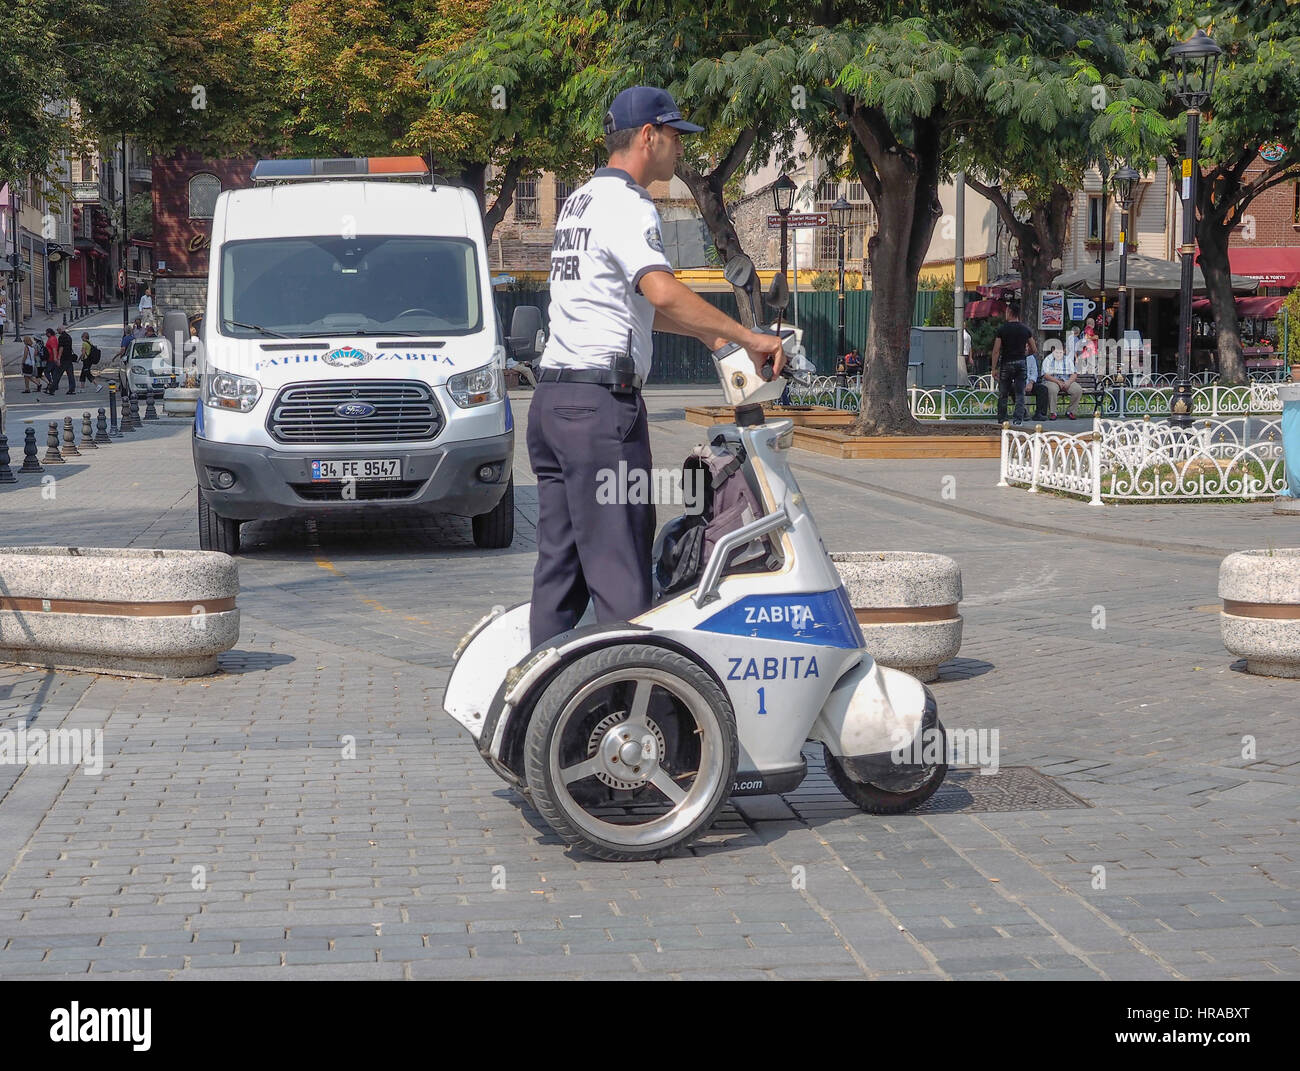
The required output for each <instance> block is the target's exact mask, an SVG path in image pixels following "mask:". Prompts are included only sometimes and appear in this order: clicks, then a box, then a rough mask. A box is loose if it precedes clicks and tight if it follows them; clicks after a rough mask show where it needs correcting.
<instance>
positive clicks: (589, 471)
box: [528, 86, 785, 646]
mask: <svg viewBox="0 0 1300 1071" xmlns="http://www.w3.org/2000/svg"><path fill="white" fill-rule="evenodd" d="M604 129H605V147H606V149H607V150H608V151H609V154H610V156H609V166H608V167H602V168H599V169H598V170H597V171H596V173H595V174H594V175H593V176H592V177H591V179H590V180H589V181H588V182H587V183H586V184H585V185H583V186H581V187H579V188H578V189H577V190H575V191H574V192H573V193H572V194H571V195H570V196H569V198H568V200H566V201H565V203H564V207H563V209H562V210H561V212H560V217H559V219H558V220H557V222H556V230H555V242H554V245H553V246H552V254H551V305H550V319H551V335H550V339H549V340H548V341H547V344H546V349H545V352H543V354H542V358H541V361H540V362H539V371H538V376H537V380H538V382H537V390H536V393H535V394H534V395H533V402H532V406H531V408H530V410H529V421H528V456H529V460H530V461H531V463H532V468H533V472H534V473H535V474H536V476H537V503H538V520H537V566H536V569H535V570H534V572H533V600H532V610H531V616H530V620H529V627H530V632H531V638H532V642H533V645H534V646H537V645H538V644H541V643H543V642H545V641H546V640H548V639H550V638H551V637H553V636H556V635H558V634H559V633H561V632H565V631H567V630H568V629H571V628H573V627H574V625H576V624H577V622H578V620H579V618H580V617H581V616H582V614H583V611H584V610H585V609H586V606H587V602H588V599H590V600H591V601H592V602H593V603H594V604H595V609H596V620H597V621H598V622H601V623H604V622H609V621H627V620H630V619H631V618H634V617H636V616H637V615H638V614H641V613H643V612H644V611H645V610H647V609H649V607H650V600H651V596H652V587H651V579H650V566H651V562H650V553H651V547H652V544H653V539H654V521H655V508H654V504H653V503H650V502H642V501H641V500H640V496H637V495H617V496H615V499H616V500H615V501H614V502H608V501H607V500H606V499H607V498H608V496H599V497H598V493H597V492H598V489H599V488H601V487H602V486H603V485H604V482H605V481H603V480H602V478H601V473H602V471H610V470H621V471H625V472H627V473H636V472H642V473H644V475H645V476H646V477H649V476H650V471H649V470H650V460H651V459H650V426H649V423H648V421H647V418H646V411H645V405H644V404H643V403H642V400H641V386H642V384H643V383H644V382H645V381H646V379H647V378H648V377H649V375H650V364H651V330H652V328H653V327H655V326H658V327H659V328H660V329H661V330H667V331H672V332H674V333H676V334H683V335H691V336H693V337H695V338H698V339H699V340H700V341H701V342H703V343H704V344H705V345H706V346H708V347H709V348H710V349H711V350H715V349H718V348H719V347H720V346H722V345H724V344H725V343H727V342H736V343H739V344H740V345H742V346H744V347H745V349H746V350H748V351H749V356H750V359H751V360H752V361H753V362H754V367H755V368H756V369H758V370H759V371H760V372H761V371H762V369H763V367H764V366H765V364H767V363H768V362H769V361H770V362H772V364H773V369H774V371H773V374H779V372H780V371H781V368H782V366H783V365H784V364H785V354H784V352H783V351H782V349H781V342H780V340H779V339H778V338H776V337H775V336H774V335H764V334H759V333H757V332H755V331H751V330H749V329H747V328H745V327H743V326H741V325H740V324H739V323H737V322H736V321H735V320H733V319H731V317H729V316H727V315H726V314H725V313H723V312H721V311H720V310H718V309H716V308H714V307H713V306H712V305H710V304H709V303H708V302H706V301H705V300H704V299H703V298H701V297H700V296H699V295H698V294H695V293H694V292H693V291H691V290H690V289H689V288H688V287H686V286H685V285H684V284H682V283H681V282H679V281H678V280H677V278H676V277H675V276H674V275H673V269H672V265H671V264H669V262H668V258H667V257H666V256H665V255H664V247H663V239H662V237H661V236H660V228H659V213H658V212H657V211H656V210H655V206H654V202H653V201H652V200H651V199H650V195H649V194H648V193H647V192H646V190H645V187H646V186H648V185H649V184H650V183H652V182H654V181H657V180H659V181H667V180H669V179H671V178H672V176H673V168H674V166H675V165H676V163H677V161H678V159H679V158H680V157H681V155H682V141H681V134H682V133H697V132H699V131H700V130H701V129H702V128H701V127H698V126H696V125H694V124H693V123H688V122H686V121H684V120H683V119H682V113H681V112H680V111H679V110H678V108H677V105H676V104H675V103H674V102H673V99H672V97H671V96H670V95H669V94H668V93H667V92H665V91H664V90H662V89H656V88H652V87H650V86H634V87H633V88H631V89H625V90H623V92H621V93H620V94H618V96H617V97H615V98H614V102H613V104H612V105H611V106H610V109H609V111H608V112H607V113H606V115H605V121H604ZM656 321H657V322H656Z"/></svg>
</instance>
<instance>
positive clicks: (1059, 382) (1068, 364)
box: [1043, 346, 1083, 420]
mask: <svg viewBox="0 0 1300 1071" xmlns="http://www.w3.org/2000/svg"><path fill="white" fill-rule="evenodd" d="M1043 383H1044V384H1045V385H1046V387H1047V418H1048V419H1049V420H1055V419H1056V399H1057V398H1058V397H1059V396H1060V394H1061V391H1065V392H1066V394H1068V395H1069V396H1070V411H1069V412H1068V413H1066V414H1065V415H1066V416H1067V417H1069V419H1071V420H1074V419H1076V417H1075V413H1076V412H1077V411H1078V408H1079V399H1080V398H1082V397H1083V384H1082V383H1080V382H1079V372H1078V369H1077V368H1075V366H1074V356H1073V355H1072V354H1071V353H1070V352H1069V351H1068V350H1063V349H1061V348H1059V347H1056V346H1053V347H1052V348H1051V349H1049V350H1048V351H1047V353H1046V354H1045V355H1044V357H1043Z"/></svg>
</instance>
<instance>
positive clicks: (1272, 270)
mask: <svg viewBox="0 0 1300 1071" xmlns="http://www.w3.org/2000/svg"><path fill="white" fill-rule="evenodd" d="M1228 264H1229V265H1230V267H1231V270H1232V274H1233V275H1245V276H1248V277H1249V278H1251V279H1258V280H1259V285H1260V286H1300V246H1244V245H1243V246H1234V247H1232V248H1230V249H1229V250H1228Z"/></svg>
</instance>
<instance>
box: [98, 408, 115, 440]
mask: <svg viewBox="0 0 1300 1071" xmlns="http://www.w3.org/2000/svg"><path fill="white" fill-rule="evenodd" d="M95 442H96V443H98V444H99V445H100V446H112V445H113V437H112V436H111V435H109V433H108V417H107V416H105V415H104V409H103V406H101V407H100V409H99V417H98V419H97V420H96V422H95Z"/></svg>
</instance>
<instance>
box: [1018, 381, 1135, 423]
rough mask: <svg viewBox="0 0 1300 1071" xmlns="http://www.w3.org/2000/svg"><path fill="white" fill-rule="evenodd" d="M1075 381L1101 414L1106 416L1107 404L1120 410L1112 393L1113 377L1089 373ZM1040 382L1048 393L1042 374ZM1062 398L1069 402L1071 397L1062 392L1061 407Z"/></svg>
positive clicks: (1058, 401) (1058, 402)
mask: <svg viewBox="0 0 1300 1071" xmlns="http://www.w3.org/2000/svg"><path fill="white" fill-rule="evenodd" d="M1074 379H1075V382H1076V383H1078V384H1079V386H1080V387H1082V388H1083V396H1084V397H1091V398H1092V403H1093V407H1094V408H1095V410H1096V411H1097V412H1098V413H1101V414H1102V415H1103V416H1104V415H1105V413H1106V403H1107V402H1110V406H1111V408H1112V409H1118V408H1119V403H1118V402H1116V401H1115V399H1114V397H1113V396H1112V395H1111V393H1110V392H1111V388H1112V387H1113V386H1115V385H1116V384H1114V383H1113V381H1112V379H1113V377H1111V376H1099V375H1095V374H1092V373H1088V374H1084V373H1079V374H1077V375H1076V376H1075V377H1074ZM1039 381H1040V382H1042V383H1043V390H1044V392H1046V390H1047V384H1046V381H1045V380H1043V379H1042V373H1041V372H1040V373H1039ZM1036 386H1037V384H1035V387H1036ZM1062 396H1063V397H1065V398H1066V399H1067V400H1068V399H1069V397H1070V396H1069V395H1068V394H1066V393H1065V391H1061V394H1060V396H1058V397H1057V405H1058V406H1059V405H1060V400H1061V397H1062ZM1059 411H1060V410H1059V408H1058V412H1059Z"/></svg>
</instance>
